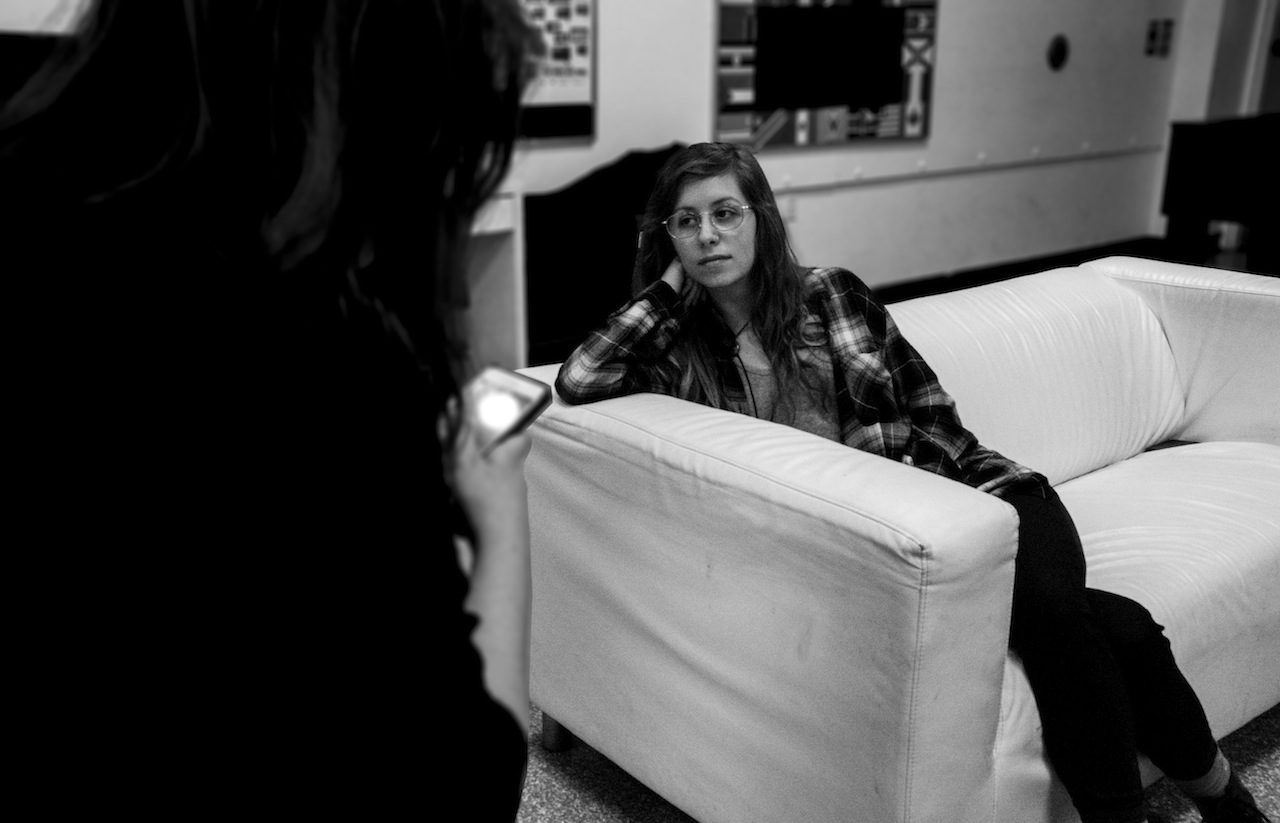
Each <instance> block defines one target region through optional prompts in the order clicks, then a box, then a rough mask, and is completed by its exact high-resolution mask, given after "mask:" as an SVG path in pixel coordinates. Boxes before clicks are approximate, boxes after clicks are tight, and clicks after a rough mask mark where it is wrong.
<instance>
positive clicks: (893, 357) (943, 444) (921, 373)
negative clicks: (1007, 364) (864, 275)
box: [818, 269, 1047, 493]
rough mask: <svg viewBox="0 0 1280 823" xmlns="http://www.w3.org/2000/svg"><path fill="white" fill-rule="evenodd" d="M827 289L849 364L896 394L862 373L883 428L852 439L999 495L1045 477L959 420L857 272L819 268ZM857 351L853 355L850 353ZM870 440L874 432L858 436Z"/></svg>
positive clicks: (933, 377)
mask: <svg viewBox="0 0 1280 823" xmlns="http://www.w3.org/2000/svg"><path fill="white" fill-rule="evenodd" d="M818 274H819V275H820V276H821V278H822V281H823V282H824V283H825V284H827V288H828V289H829V296H828V299H829V300H831V305H832V309H831V316H830V317H829V318H828V323H829V324H830V330H831V331H832V332H833V334H834V335H835V336H836V337H838V338H839V339H840V340H841V341H842V345H844V346H847V347H848V348H849V349H850V352H849V353H845V354H844V357H845V359H847V360H849V362H856V363H860V364H861V365H862V366H864V367H865V368H866V370H867V371H868V372H878V373H880V374H883V375H885V379H887V381H888V383H889V385H888V386H887V387H886V390H887V391H888V392H889V393H890V394H891V395H892V397H891V398H885V397H883V395H878V394H877V391H878V390H877V389H875V388H874V387H872V386H871V385H869V382H870V378H865V377H864V378H862V379H861V382H857V383H856V385H857V386H858V387H860V390H859V392H858V393H859V394H862V395H864V397H862V398H855V400H859V402H861V403H864V404H865V403H872V404H877V408H876V409H874V410H873V409H868V413H869V416H870V417H871V418H873V419H875V420H877V422H879V423H880V424H881V425H880V427H879V429H880V431H879V434H878V437H879V440H878V441H876V442H868V443H865V444H864V443H862V442H861V441H860V440H858V437H859V434H858V431H857V429H855V430H854V432H853V434H852V435H851V438H850V440H851V444H852V445H855V446H856V447H860V448H871V450H873V451H879V452H880V453H881V454H884V455H885V456H887V457H890V458H891V459H895V460H900V459H903V457H906V456H909V457H910V458H911V461H912V463H913V464H914V465H916V466H917V467H919V468H922V469H925V470H929V471H934V472H936V473H939V474H942V475H945V476H948V477H951V478H953V479H956V480H959V481H961V482H963V483H966V484H967V485H970V486H973V487H974V488H976V489H978V490H980V491H986V492H994V493H1000V491H1002V490H1004V489H1007V488H1009V487H1011V486H1012V484H1014V483H1021V482H1027V481H1029V482H1032V483H1035V484H1047V481H1046V480H1045V479H1044V478H1043V477H1042V476H1041V475H1039V474H1037V473H1036V472H1034V471H1032V470H1031V469H1028V468H1026V467H1025V466H1021V465H1019V464H1018V463H1015V462H1014V461H1012V460H1010V459H1008V458H1007V457H1004V456H1003V455H1001V454H999V453H998V452H995V451H993V450H991V449H989V448H987V447H986V446H983V445H982V444H981V443H979V442H978V439H977V437H975V436H974V434H973V433H972V432H970V431H969V430H968V429H967V428H965V427H964V425H963V424H962V423H961V422H960V415H959V413H958V412H957V411H956V404H955V401H954V400H953V399H952V398H951V395H949V394H948V393H947V392H946V391H945V390H944V389H943V388H942V384H941V383H940V382H939V380H938V376H937V374H936V373H935V372H934V371H933V369H932V368H931V367H930V366H929V364H928V363H927V362H926V361H925V359H924V358H923V357H921V356H920V353H919V352H918V351H916V349H915V347H914V346H912V345H911V343H910V342H908V341H907V339H906V338H905V337H903V336H902V333H901V332H900V331H899V330H898V325H897V323H895V322H894V320H893V316H892V315H891V314H890V313H889V310H888V309H887V308H886V307H885V306H884V304H883V303H881V302H880V301H879V300H877V299H876V298H875V296H874V295H872V293H871V290H870V289H868V288H867V286H866V284H864V283H863V282H862V281H861V280H860V279H858V277H857V276H856V275H854V274H853V273H852V272H849V271H847V270H843V269H826V270H820V271H819V272H818ZM851 352H856V353H851ZM861 436H863V437H871V435H869V434H864V435H861Z"/></svg>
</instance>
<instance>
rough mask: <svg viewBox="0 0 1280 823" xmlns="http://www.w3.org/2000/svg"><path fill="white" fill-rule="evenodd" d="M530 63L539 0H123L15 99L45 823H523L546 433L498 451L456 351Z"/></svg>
mask: <svg viewBox="0 0 1280 823" xmlns="http://www.w3.org/2000/svg"><path fill="white" fill-rule="evenodd" d="M536 42H537V41H536V39H535V38H533V36H532V34H531V32H530V30H529V29H528V27H527V26H526V24H525V22H524V19H523V12H522V10H521V9H520V7H519V6H518V5H517V4H516V2H515V0H305V2H283V0H157V1H156V2H149V3H138V2H126V1H125V0H97V2H90V3H88V4H87V9H86V11H85V12H84V16H83V18H82V19H81V20H80V22H79V24H78V25H77V27H76V28H75V31H74V32H72V33H71V34H69V35H68V36H66V37H64V38H62V39H61V42H59V44H58V45H57V47H56V49H55V53H54V54H53V56H52V57H51V58H50V60H49V62H48V63H47V64H46V65H44V66H42V67H41V68H40V69H39V70H38V71H37V72H36V73H35V74H34V75H33V76H32V77H30V78H29V79H28V80H27V81H26V82H25V83H24V84H23V85H22V87H21V89H20V90H19V91H18V92H17V93H16V94H15V95H14V96H13V97H12V98H11V99H9V100H7V101H0V226H2V227H3V229H2V230H3V232H4V234H5V242H4V253H5V266H4V271H5V279H6V288H5V291H4V295H3V297H2V298H0V300H2V301H3V306H4V313H5V323H4V324H3V327H4V329H5V333H6V334H7V335H8V340H7V342H9V343H10V345H8V346H6V355H7V357H8V359H7V360H6V369H5V373H6V376H7V378H8V380H7V385H6V388H7V389H8V392H7V397H8V398H9V402H7V403H6V407H7V408H6V411H7V416H8V417H9V420H10V428H9V429H8V432H9V438H7V440H6V460H5V465H6V470H7V471H8V472H10V476H11V477H14V478H22V482H21V484H20V488H19V489H18V490H17V491H16V492H15V493H14V494H13V495H11V496H10V497H9V498H8V500H9V503H10V506H11V508H10V512H12V513H13V515H14V517H15V518H16V519H17V522H14V521H11V523H10V526H11V529H12V531H13V533H14V534H27V535H37V536H38V537H31V538H29V539H30V540H31V541H32V543H31V544H30V545H31V548H41V549H42V551H29V552H24V555H25V556H33V557H36V558H38V559H39V560H40V561H42V562H47V563H49V564H51V566H50V568H49V569H48V574H47V575H46V574H44V573H33V574H31V575H28V576H25V577H24V578H23V580H24V587H25V589H26V590H27V591H28V592H30V593H32V597H33V601H35V602H36V603H37V604H38V606H37V607H36V609H35V610H34V611H30V612H28V614H30V615H32V617H31V619H30V620H29V621H27V622H28V623H29V624H30V625H31V626H35V625H38V626H39V627H40V628H41V629H42V631H43V633H44V634H43V636H42V637H41V639H40V641H39V642H35V643H33V644H32V655H33V657H32V659H31V660H30V661H29V662H28V663H22V662H18V661H12V668H11V671H12V672H13V673H14V678H13V679H12V681H11V683H10V685H11V686H14V685H17V686H19V687H22V686H25V687H26V688H25V691H24V693H25V695H26V697H25V699H22V700H17V701H15V702H14V705H15V706H21V709H20V711H21V712H22V713H23V714H24V716H25V717H26V718H28V719H30V720H32V721H33V726H34V728H33V733H32V735H31V736H30V738H26V739H23V740H21V741H19V740H13V741H12V742H13V746H14V748H15V749H16V750H18V751H21V752H23V758H22V759H23V761H24V762H25V763H27V764H28V765H29V766H30V768H32V770H33V772H34V774H33V779H34V780H36V781H39V780H40V779H41V778H43V779H44V780H46V781H49V782H51V783H55V784H56V785H55V786H54V787H53V788H52V789H50V790H47V791H42V792H41V793H40V797H39V802H40V803H41V804H42V806H43V807H45V808H48V809H55V808H59V807H60V806H61V805H62V804H64V803H70V802H86V803H88V804H90V805H91V806H92V807H93V808H94V809H95V810H96V811H97V812H98V813H99V814H106V813H110V812H113V811H114V812H116V813H125V814H127V815H128V816H130V817H135V818H140V819H149V818H155V819H173V818H175V817H178V818H182V817H189V816H193V815H194V816H224V817H233V816H234V817H238V816H244V815H246V814H247V815H250V816H256V815H263V814H265V815H267V816H286V817H292V816H297V815H301V816H304V817H308V816H309V817H314V816H333V815H335V814H336V815H337V816H339V817H346V818H360V819H363V818H370V817H372V818H375V819H376V818H387V817H391V816H399V815H403V814H405V813H408V814H411V815H414V816H418V817H421V816H423V815H424V814H427V813H428V810H430V809H433V808H437V807H439V808H457V807H459V806H460V807H461V808H464V809H465V816H467V817H468V818H470V819H476V820H504V819H505V820H513V819H514V818H515V816H516V807H517V805H518V804H519V801H520V795H521V788H522V781H523V774H524V768H525V763H526V753H527V742H526V733H527V728H528V715H529V711H530V709H529V704H528V699H529V698H528V620H529V609H530V583H529V558H528V523H527V512H526V498H525V485H524V477H523V461H524V457H525V455H526V453H527V451H528V448H529V443H530V440H529V438H528V437H527V436H520V437H516V438H513V439H511V440H509V441H507V442H506V443H504V444H503V445H501V446H499V447H498V448H496V449H494V450H493V451H492V452H491V453H489V454H488V455H487V456H481V455H480V454H479V453H478V450H477V449H476V447H475V441H474V439H473V438H472V436H471V432H470V429H469V428H468V426H467V425H466V424H465V422H464V421H465V416H464V415H463V413H462V410H461V409H460V408H459V406H460V401H459V392H458V386H459V385H460V383H461V382H462V381H463V380H464V379H465V378H466V376H467V372H468V365H467V363H466V360H465V356H464V355H465V352H464V351H463V346H462V338H461V336H460V335H459V334H458V333H457V330H458V329H459V328H460V323H459V318H460V317H461V316H462V312H463V310H464V309H465V306H466V295H465V290H464V287H463V284H464V282H465V280H464V274H465V273H464V269H463V265H462V264H463V261H464V260H465V252H466V245H465V243H466V239H467V237H468V234H469V227H470V221H471V219H472V216H473V215H474V214H475V212H476V210H477V209H478V207H479V206H480V205H481V204H482V203H483V202H484V201H485V199H486V198H487V197H488V196H489V195H490V194H491V193H492V192H493V191H494V190H495V189H496V187H497V185H498V183H499V181H500V180H501V178H502V176H503V175H504V173H505V171H506V169H507V166H508V163H509V159H510V155H511V149H512V145H513V143H514V140H515V136H516V125H517V113H518V107H519V100H520V95H521V91H522V87H523V85H524V83H525V81H526V78H527V75H528V68H529V64H528V60H527V57H528V56H530V55H531V53H532V50H535V49H536V48H537V46H536V45H535V44H536ZM438 422H439V424H440V429H439V431H438V429H437V424H438ZM460 539H461V540H463V541H464V545H463V546H462V547H461V548H462V550H463V551H462V553H460V550H459V543H458V541H459V540H460ZM466 554H470V555H471V557H470V559H469V560H468V561H465V562H464V561H463V560H462V557H463V556H465V555H466ZM44 581H48V583H47V585H46V584H45V583H44ZM24 633H29V630H24ZM16 782H19V783H24V784H25V782H26V781H16ZM477 789H478V790H477ZM214 809H217V810H219V811H220V814H219V813H218V812H214V811H213V810H214ZM51 813H53V812H51Z"/></svg>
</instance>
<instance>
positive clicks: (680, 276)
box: [662, 257, 684, 294]
mask: <svg viewBox="0 0 1280 823" xmlns="http://www.w3.org/2000/svg"><path fill="white" fill-rule="evenodd" d="M662 279H663V280H664V281H666V283H667V285H668V286H670V287H671V288H673V289H675V292H676V294H680V293H681V292H682V290H683V289H684V266H682V265H680V258H679V257H673V258H671V264H670V265H669V266H667V270H666V271H664V272H663V273H662Z"/></svg>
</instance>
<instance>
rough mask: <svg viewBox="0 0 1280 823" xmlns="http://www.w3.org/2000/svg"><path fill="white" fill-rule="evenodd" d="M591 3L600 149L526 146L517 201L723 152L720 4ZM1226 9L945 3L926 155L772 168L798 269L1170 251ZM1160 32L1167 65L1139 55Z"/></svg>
mask: <svg viewBox="0 0 1280 823" xmlns="http://www.w3.org/2000/svg"><path fill="white" fill-rule="evenodd" d="M597 2H598V5H599V6H601V8H600V10H599V15H600V20H599V33H598V37H599V44H598V45H599V48H598V52H597V53H598V61H599V62H598V64H597V67H596V71H597V83H598V86H597V107H598V108H597V116H598V121H597V136H596V138H595V140H594V141H592V142H589V143H578V144H562V145H554V146H551V145H545V144H537V143H533V144H529V145H526V146H524V147H523V148H521V149H520V150H519V151H518V153H517V159H516V163H515V166H514V168H513V172H512V175H511V177H510V178H509V182H508V184H507V189H508V190H509V191H517V192H518V191H523V192H536V191H548V190H553V189H556V188H559V187H560V186H563V185H565V184H567V183H570V182H572V181H573V180H574V179H575V178H577V177H578V176H580V175H582V174H585V173H587V172H589V171H590V170H591V169H592V168H594V167H595V166H598V165H602V164H604V163H608V162H610V161H611V160H613V159H615V158H616V157H618V156H619V155H621V154H622V153H624V152H625V151H627V150H629V149H652V148H656V147H659V146H663V145H666V144H667V143H669V142H671V141H673V140H679V141H682V142H696V141H699V140H707V139H710V138H711V135H712V123H713V117H714V101H713V93H714V92H713V89H714V73H713V72H714V49H715V39H716V28H715V20H716V13H715V7H716V4H715V3H713V2H711V0H698V1H697V2H695V0H597ZM1224 2H1226V0H1185V2H1184V0H1126V2H1119V3H1118V2H1115V0H1074V2H1070V3H1064V2H1061V0H941V2H940V4H939V17H938V36H937V48H936V55H935V64H936V69H937V70H936V73H935V77H934V82H933V90H932V95H933V102H934V109H933V120H932V123H931V128H930V136H929V138H928V139H927V140H926V141H923V142H908V141H903V142H896V143H892V144H883V145H859V146H857V147H852V148H851V147H822V148H807V149H781V150H780V149H769V150H766V151H764V152H762V153H761V154H760V160H761V164H762V165H763V166H764V168H765V171H766V173H767V174H768V175H769V178H770V180H771V181H772V183H773V185H774V188H775V189H776V190H777V191H778V193H779V194H780V196H781V201H782V205H783V209H784V211H786V212H787V213H788V214H789V215H790V216H791V217H792V219H791V223H790V225H791V229H792V232H793V235H794V240H795V245H796V249H797V253H798V254H799V255H800V257H801V261H802V262H805V263H810V264H814V265H844V266H847V267H849V268H852V269H854V270H855V271H857V272H858V273H859V274H861V275H862V276H863V278H864V279H865V280H867V282H868V283H871V284H873V285H879V284H885V283H889V282H894V281H901V280H908V279H912V278H915V277H921V276H926V275H930V274H937V273H942V272H948V271H955V270H959V269H964V268H970V267H976V266H982V265H990V264H997V263H1001V262H1007V261H1010V260H1016V259H1018V258H1025V257H1034V256H1039V255H1045V254H1052V253H1056V252H1060V251H1066V250H1070V249H1075V248H1080V247H1085V246H1092V245H1099V244H1103V243H1107V242H1112V241H1117V240H1123V239H1129V238H1133V237H1139V236H1144V235H1150V234H1158V233H1160V232H1161V231H1162V230H1163V221H1162V218H1161V217H1160V215H1159V197H1160V193H1161V187H1162V182H1163V172H1164V151H1165V143H1166V140H1167V135H1168V124H1169V121H1170V116H1171V114H1172V113H1177V114H1178V115H1180V116H1191V117H1195V116H1203V114H1204V111H1205V106H1206V101H1207V99H1208V94H1209V88H1210V83H1211V78H1212V74H1213V65H1214V54H1215V50H1216V48H1217V44H1218V29H1219V28H1220V26H1221V25H1222V17H1223V13H1222V5H1223V3H1224ZM1159 18H1174V19H1175V20H1176V21H1177V24H1176V27H1175V41H1174V47H1173V51H1172V54H1171V55H1170V56H1169V57H1167V58H1156V57H1148V56H1146V55H1145V54H1144V47H1145V44H1146V32H1147V24H1148V22H1149V21H1150V20H1152V19H1159ZM1056 34H1063V35H1065V36H1067V37H1068V38H1069V40H1070V46H1071V52H1070V59H1069V61H1068V63H1067V65H1066V66H1065V68H1064V69H1063V70H1062V71H1060V72H1053V71H1051V70H1050V69H1049V67H1048V65H1047V62H1046V60H1045V54H1046V51H1047V48H1048V44H1049V41H1050V39H1051V38H1052V37H1053V36H1054V35H1056Z"/></svg>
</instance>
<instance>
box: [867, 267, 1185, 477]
mask: <svg viewBox="0 0 1280 823" xmlns="http://www.w3.org/2000/svg"><path fill="white" fill-rule="evenodd" d="M889 312H890V314H891V315H892V316H893V318H894V320H895V321H897V323H898V326H899V328H900V329H901V331H902V333H903V335H904V336H905V337H906V338H907V340H908V341H910V342H911V343H912V344H913V345H914V346H915V347H916V348H917V349H918V350H919V351H920V353H921V354H922V355H923V356H924V358H925V360H926V361H928V362H929V364H930V365H932V366H933V368H934V370H935V371H936V372H937V373H938V377H939V379H940V380H941V382H942V386H943V388H944V389H946V390H947V391H948V392H949V393H950V394H951V396H952V397H953V398H954V399H955V401H956V406H957V408H958V410H959V412H960V419H961V421H962V422H963V423H964V424H965V425H966V426H967V427H968V428H969V429H970V430H971V431H973V433H974V434H976V435H977V436H978V439H979V440H980V441H981V442H982V443H983V444H984V445H986V446H989V447H990V448H993V449H995V450H996V451H998V452H1000V453H1002V454H1004V455H1005V456H1006V457H1009V458H1011V459H1013V460H1016V461H1018V462H1020V463H1022V464H1023V465H1026V466H1030V467H1031V468H1033V469H1035V470H1037V471H1039V472H1042V473H1043V474H1045V475H1046V476H1047V477H1048V478H1049V480H1050V481H1051V482H1053V483H1060V482H1062V481H1064V480H1068V479H1070V478H1072V477H1077V476H1079V475H1082V474H1085V473H1087V472H1090V471H1093V470H1094V469H1098V468H1101V467H1103V466H1106V465H1109V464H1111V463H1114V462H1115V461H1117V460H1123V459H1125V458H1127V457H1130V456H1132V455H1134V454H1137V453H1138V452H1140V451H1142V450H1143V449H1145V448H1147V447H1148V446H1151V445H1153V444H1155V443H1158V442H1160V441H1162V440H1165V439H1167V438H1168V437H1169V435H1170V433H1171V432H1172V431H1174V430H1175V429H1176V427H1177V426H1178V424H1179V423H1180V421H1181V418H1182V413H1183V395H1182V391H1181V388H1180V386H1179V383H1178V378H1177V372H1176V369H1175V365H1174V360H1173V355H1172V353H1171V352H1170V350H1169V347H1168V344H1167V342H1166V341H1165V338H1164V334H1163V332H1162V331H1161V328H1160V324H1159V322H1158V321H1157V319H1156V318H1155V316H1154V315H1153V314H1152V312H1151V311H1150V310H1149V309H1148V308H1147V306H1146V304H1145V303H1144V302H1143V301H1142V298H1141V297H1139V296H1138V295H1137V294H1135V293H1134V292H1132V291H1131V290H1129V289H1125V288H1124V287H1122V286H1120V285H1118V284H1116V283H1115V282H1113V281H1112V280H1111V279H1109V278H1107V277H1105V276H1104V275H1102V274H1100V273H1098V272H1094V271H1090V270H1087V269H1080V268H1066V269H1055V270H1053V271H1049V272H1042V273H1040V274H1033V275H1027V276H1025V277H1019V278H1015V279H1012V280H1006V281H1003V282H999V283H992V284H989V285H985V286H978V287H975V288H969V289H963V290H960V291H954V292H947V293H944V294H938V295H931V296H928V297H920V298H916V299H913V300H907V301H904V302H901V303H894V304H892V305H890V306H889Z"/></svg>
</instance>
